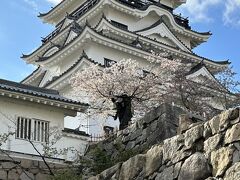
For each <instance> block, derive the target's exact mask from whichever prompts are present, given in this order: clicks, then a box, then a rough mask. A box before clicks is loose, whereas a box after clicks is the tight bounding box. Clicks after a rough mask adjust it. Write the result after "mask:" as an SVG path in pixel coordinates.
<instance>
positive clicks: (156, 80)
mask: <svg viewBox="0 0 240 180" xmlns="http://www.w3.org/2000/svg"><path fill="white" fill-rule="evenodd" d="M146 59H147V61H148V62H149V65H145V66H143V65H142V66H141V65H140V64H139V63H138V62H137V61H135V60H132V59H123V60H121V61H119V62H117V63H113V64H112V65H111V66H110V67H107V68H103V67H101V66H99V65H95V64H92V65H90V66H89V68H86V69H84V70H83V71H80V72H78V73H76V74H75V75H73V77H72V78H71V84H72V87H73V91H74V96H75V97H76V96H77V97H78V98H79V99H81V100H83V99H84V97H85V96H87V97H88V103H89V104H90V109H89V112H90V115H97V116H98V117H99V116H101V115H102V116H103V117H104V118H107V117H109V116H113V117H114V119H117V118H118V119H119V121H120V129H124V128H125V127H126V126H127V125H128V123H129V121H130V120H131V119H133V117H134V118H137V117H141V116H142V115H143V114H144V113H146V112H147V111H149V110H151V109H153V108H155V107H157V106H159V105H160V104H162V103H172V102H174V103H176V104H178V105H180V106H181V107H182V108H183V109H185V110H186V111H191V112H193V113H196V114H199V115H202V116H205V118H210V117H212V116H214V115H216V114H217V113H219V111H220V110H219V109H221V108H219V107H220V106H222V109H224V108H225V104H224V105H223V104H222V103H223V99H224V101H226V100H229V103H233V101H232V100H238V102H239V99H237V98H236V97H237V96H236V94H231V92H230V90H229V88H230V86H231V85H232V86H233V85H234V87H236V86H237V84H238V83H236V82H235V81H232V78H231V77H229V75H233V74H231V73H230V72H229V71H228V70H226V72H223V73H222V74H221V75H219V82H218V79H216V78H213V79H211V78H210V79H209V78H208V77H205V76H201V75H200V76H199V77H198V78H197V81H196V80H194V79H189V78H187V77H188V76H187V75H188V72H189V70H190V68H191V65H190V64H186V63H185V64H184V63H183V62H181V61H180V60H178V59H174V58H171V57H169V56H168V55H167V54H158V55H156V54H154V53H153V55H152V56H150V57H147V58H146ZM220 77H221V78H220ZM234 83H235V84H234ZM235 92H236V91H235ZM230 100H231V101H230ZM223 107H224V108H223ZM226 107H229V106H226Z"/></svg>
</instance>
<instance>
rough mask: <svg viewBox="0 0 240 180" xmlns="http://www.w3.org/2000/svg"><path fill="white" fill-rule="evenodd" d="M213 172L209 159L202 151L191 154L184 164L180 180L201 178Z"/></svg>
mask: <svg viewBox="0 0 240 180" xmlns="http://www.w3.org/2000/svg"><path fill="white" fill-rule="evenodd" d="M210 174H211V172H210V167H209V165H208V162H207V159H206V158H205V156H204V154H202V153H199V152H197V153H195V154H193V155H192V156H190V157H189V158H188V159H186V160H185V162H184V163H183V165H182V168H181V171H180V174H179V177H178V180H187V179H189V180H190V179H191V180H200V179H205V178H207V177H209V175H210Z"/></svg>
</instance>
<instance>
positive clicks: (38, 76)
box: [22, 0, 229, 133]
mask: <svg viewBox="0 0 240 180" xmlns="http://www.w3.org/2000/svg"><path fill="white" fill-rule="evenodd" d="M185 2H186V0H159V1H158V0H63V1H62V2H61V3H60V4H58V5H57V6H56V7H54V8H53V9H51V10H50V11H49V12H47V13H45V14H40V15H39V17H40V18H41V19H42V20H43V22H45V23H49V24H52V25H55V26H56V29H55V30H54V31H53V32H52V33H51V34H49V35H48V36H47V37H45V38H43V39H42V45H41V46H40V47H39V48H38V49H36V50H35V51H34V52H32V53H31V54H28V55H23V56H22V58H23V59H24V60H25V61H26V63H28V64H33V65H36V66H38V68H37V69H36V70H35V71H34V72H33V73H32V74H31V75H29V76H28V77H26V78H25V79H24V80H23V81H22V83H24V84H28V85H33V86H39V87H44V88H50V89H56V90H58V91H59V92H60V93H61V94H62V95H64V96H67V97H68V96H71V87H70V86H69V79H70V77H71V75H72V74H73V73H75V72H77V71H79V70H80V69H83V68H85V67H87V66H88V65H89V64H90V63H98V64H100V65H102V66H105V67H106V66H108V65H109V62H111V61H119V60H121V59H124V58H126V59H127V58H131V59H135V60H137V61H139V62H141V64H142V65H143V66H144V65H146V64H147V62H146V60H145V57H146V56H150V55H151V51H152V50H153V51H156V52H166V53H169V55H171V56H173V57H177V58H180V59H183V60H184V61H185V62H188V63H191V64H192V67H197V68H198V69H195V70H194V71H193V73H192V74H195V75H199V74H207V75H209V76H211V75H214V74H216V73H218V72H221V71H222V70H224V69H225V68H226V67H228V65H229V62H228V61H214V60H211V59H208V58H204V57H201V56H200V55H197V54H195V53H193V51H192V49H193V48H195V47H197V46H198V45H200V44H201V43H203V42H206V41H207V40H208V38H209V37H210V36H211V33H210V32H197V31H195V30H192V29H191V27H190V25H189V21H188V19H185V18H182V17H180V16H178V15H175V14H174V13H173V10H174V9H175V8H177V7H178V6H180V5H181V4H183V3H185ZM199 63H201V64H203V65H201V66H197V65H198V64H199ZM94 123H95V122H89V121H82V122H81V124H82V125H83V127H85V126H86V127H91V125H93V124H94ZM89 125H90V126H89ZM97 126H98V127H100V125H99V124H98V125H97ZM85 130H86V131H88V133H94V132H95V130H94V129H91V128H90V129H85Z"/></svg>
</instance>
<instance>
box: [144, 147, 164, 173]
mask: <svg viewBox="0 0 240 180" xmlns="http://www.w3.org/2000/svg"><path fill="white" fill-rule="evenodd" d="M162 158H163V149H162V146H160V145H158V146H154V147H152V148H151V149H150V150H148V152H147V153H146V169H145V174H146V176H149V175H151V174H153V173H154V172H155V171H157V170H158V169H159V168H160V166H161V165H162Z"/></svg>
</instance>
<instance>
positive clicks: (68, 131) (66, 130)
mask: <svg viewBox="0 0 240 180" xmlns="http://www.w3.org/2000/svg"><path fill="white" fill-rule="evenodd" d="M63 132H65V133H69V134H75V135H80V136H86V137H90V135H89V134H87V133H86V132H84V131H79V130H78V129H69V128H64V130H63Z"/></svg>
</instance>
